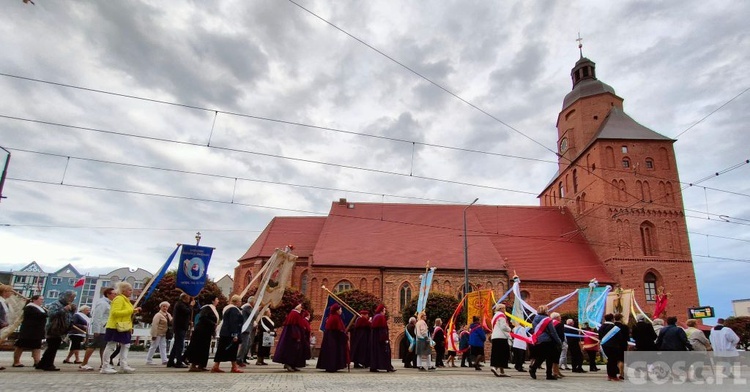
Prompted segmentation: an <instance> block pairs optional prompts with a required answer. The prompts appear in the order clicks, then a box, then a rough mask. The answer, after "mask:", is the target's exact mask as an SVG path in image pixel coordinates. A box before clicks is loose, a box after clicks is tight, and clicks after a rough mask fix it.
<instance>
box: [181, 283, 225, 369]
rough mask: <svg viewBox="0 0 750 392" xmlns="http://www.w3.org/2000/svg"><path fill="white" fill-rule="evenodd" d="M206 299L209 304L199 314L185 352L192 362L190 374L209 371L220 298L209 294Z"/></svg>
mask: <svg viewBox="0 0 750 392" xmlns="http://www.w3.org/2000/svg"><path fill="white" fill-rule="evenodd" d="M188 298H189V297H188ZM205 299H206V301H208V304H207V305H203V307H201V310H200V312H198V322H197V323H196V324H195V328H194V329H193V334H192V336H190V344H189V345H188V347H187V350H186V351H185V358H187V359H188V361H190V369H188V371H189V372H205V371H208V369H207V368H206V366H208V354H209V351H210V350H211V340H213V338H214V336H215V335H216V325H217V324H218V323H219V311H218V310H216V306H217V305H218V304H219V298H218V297H217V296H216V295H214V294H209V295H207V296H206V297H205ZM175 336H176V334H175ZM177 365H178V363H175V366H174V367H178V366H177Z"/></svg>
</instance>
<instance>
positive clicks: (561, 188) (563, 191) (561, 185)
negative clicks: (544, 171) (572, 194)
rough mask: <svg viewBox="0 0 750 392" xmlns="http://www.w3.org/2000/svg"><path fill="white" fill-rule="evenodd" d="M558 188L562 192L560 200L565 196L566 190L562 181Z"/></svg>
mask: <svg viewBox="0 0 750 392" xmlns="http://www.w3.org/2000/svg"><path fill="white" fill-rule="evenodd" d="M557 189H558V191H559V192H560V201H562V198H563V197H565V190H564V189H563V183H562V181H560V183H559V184H558V185H557Z"/></svg>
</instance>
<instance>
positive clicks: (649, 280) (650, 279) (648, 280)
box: [643, 272, 656, 302]
mask: <svg viewBox="0 0 750 392" xmlns="http://www.w3.org/2000/svg"><path fill="white" fill-rule="evenodd" d="M643 290H644V294H646V301H649V302H654V301H656V275H654V274H653V272H649V273H647V274H646V276H644V277H643Z"/></svg>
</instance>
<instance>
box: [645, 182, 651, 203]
mask: <svg viewBox="0 0 750 392" xmlns="http://www.w3.org/2000/svg"><path fill="white" fill-rule="evenodd" d="M643 201H646V202H649V203H650V202H651V201H653V199H652V198H651V186H649V185H648V181H643Z"/></svg>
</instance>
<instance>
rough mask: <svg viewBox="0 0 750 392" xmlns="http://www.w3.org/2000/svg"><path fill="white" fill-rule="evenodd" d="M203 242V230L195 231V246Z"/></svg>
mask: <svg viewBox="0 0 750 392" xmlns="http://www.w3.org/2000/svg"><path fill="white" fill-rule="evenodd" d="M200 244H201V232H200V231H199V232H197V233H195V246H198V245H200Z"/></svg>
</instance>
